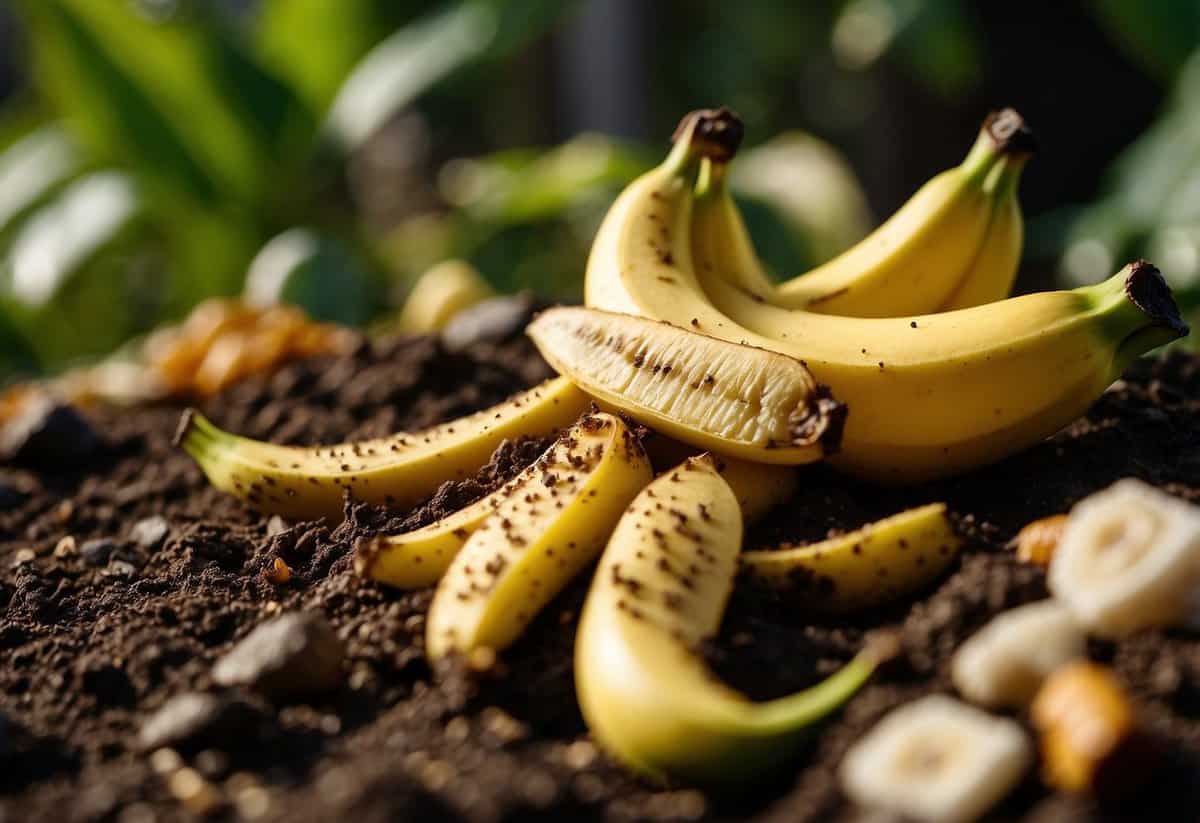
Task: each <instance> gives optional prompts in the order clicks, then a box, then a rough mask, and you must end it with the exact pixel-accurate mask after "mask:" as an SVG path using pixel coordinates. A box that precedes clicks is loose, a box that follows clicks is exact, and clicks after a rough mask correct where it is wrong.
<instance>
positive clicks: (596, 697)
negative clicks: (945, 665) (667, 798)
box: [575, 455, 875, 783]
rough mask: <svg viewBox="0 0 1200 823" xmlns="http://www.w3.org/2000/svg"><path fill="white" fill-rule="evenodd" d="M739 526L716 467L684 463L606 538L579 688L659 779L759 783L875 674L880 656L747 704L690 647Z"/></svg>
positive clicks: (711, 607) (715, 623)
mask: <svg viewBox="0 0 1200 823" xmlns="http://www.w3.org/2000/svg"><path fill="white" fill-rule="evenodd" d="M741 538H742V518H741V514H740V512H739V510H738V502H737V499H736V497H735V496H734V494H733V492H732V490H731V489H730V488H729V485H728V484H727V483H726V482H725V481H724V480H722V478H721V475H720V473H719V472H718V470H717V467H716V461H715V460H714V459H713V458H712V457H710V456H708V455H703V456H700V457H694V458H690V459H688V460H687V461H685V462H684V463H683V464H682V465H680V466H678V467H677V468H675V469H673V470H669V471H667V472H664V473H663V474H661V475H660V476H659V477H658V478H657V479H656V480H655V481H654V482H653V483H651V484H650V485H649V486H647V487H646V488H645V489H643V490H642V492H641V494H639V495H638V496H637V498H636V499H635V500H634V501H633V504H632V505H631V506H629V508H628V510H627V511H626V513H625V515H624V516H623V517H622V518H621V521H620V522H619V523H618V524H617V527H616V529H615V530H614V531H613V534H612V538H611V539H610V540H609V543H608V547H607V548H606V549H605V550H604V555H603V557H602V558H601V561H600V568H599V569H598V570H597V572H596V575H595V577H594V578H593V581H592V588H591V591H590V592H589V593H588V598H587V602H586V604H585V605H584V609H583V615H582V616H581V618H580V622H579V631H578V633H577V635H576V640H575V689H576V692H577V694H578V697H579V706H580V709H581V710H582V711H583V716H584V719H585V720H586V721H587V724H588V728H589V729H590V730H591V732H592V735H593V736H594V737H595V739H596V740H597V742H599V743H600V745H601V746H603V747H604V748H605V749H607V750H608V751H609V752H611V753H612V754H613V755H614V756H616V757H617V758H618V759H619V760H621V761H622V762H623V763H625V764H626V765H628V766H629V767H631V768H633V769H635V770H636V771H638V772H641V773H642V774H645V775H648V776H651V777H655V778H659V779H662V778H671V777H677V778H684V779H688V780H696V781H704V782H709V783H711V782H720V783H728V782H730V781H737V780H748V779H761V778H762V777H764V776H766V774H767V772H768V770H770V769H771V768H773V767H775V766H778V765H780V764H781V763H782V762H785V761H786V760H787V758H788V757H789V756H791V755H792V754H794V752H795V749H796V746H797V745H798V744H799V743H800V742H801V741H802V740H803V737H804V733H805V731H806V729H807V728H808V727H809V726H811V725H812V724H813V723H815V722H817V721H818V720H820V719H821V718H823V717H824V716H825V715H827V714H829V713H830V712H832V711H833V710H834V709H836V708H837V707H838V706H839V705H840V704H841V703H843V702H844V701H845V700H847V699H849V697H850V696H851V695H852V694H853V693H854V692H855V690H857V689H858V687H859V686H861V685H862V683H863V682H864V681H865V680H866V679H867V678H868V677H869V676H870V674H871V671H872V670H873V668H874V666H875V651H874V650H868V651H865V652H863V653H862V654H861V655H859V657H857V658H856V659H855V660H853V661H851V662H850V663H849V664H847V665H846V666H845V667H844V668H843V669H841V670H840V671H839V672H837V673H836V674H834V675H833V676H831V677H830V678H828V679H827V680H825V681H824V682H822V683H820V684H818V685H817V686H814V687H813V688H811V689H809V690H807V691H804V692H800V693H798V694H794V695H791V696H789V697H784V698H781V699H778V700H773V701H770V702H767V703H753V702H751V701H749V700H747V699H746V698H745V697H744V696H743V695H741V694H739V693H738V692H736V691H734V690H733V689H731V688H729V687H727V686H724V685H722V684H721V683H720V682H719V681H717V680H716V679H715V678H714V677H713V675H712V673H711V672H710V671H709V670H708V668H707V667H706V666H705V665H704V662H703V660H702V659H701V658H700V657H699V655H697V654H696V650H695V649H696V645H697V644H698V643H699V642H700V641H701V640H702V639H704V638H706V637H709V636H711V635H713V634H714V633H715V632H716V631H717V629H718V627H719V626H720V623H721V617H722V614H723V613H724V611H725V604H726V601H727V599H728V597H729V593H730V591H731V590H732V588H733V582H734V576H735V574H736V571H737V555H738V551H739V549H740V547H741Z"/></svg>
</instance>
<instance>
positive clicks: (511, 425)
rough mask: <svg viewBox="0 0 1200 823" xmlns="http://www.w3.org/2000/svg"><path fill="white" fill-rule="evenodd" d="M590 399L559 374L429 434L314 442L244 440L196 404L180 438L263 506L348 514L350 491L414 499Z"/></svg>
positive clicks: (543, 431)
mask: <svg viewBox="0 0 1200 823" xmlns="http://www.w3.org/2000/svg"><path fill="white" fill-rule="evenodd" d="M590 402H591V401H590V400H589V399H588V398H587V396H586V395H584V394H583V393H582V392H581V391H579V390H578V389H577V388H575V386H574V385H573V384H571V383H570V382H569V381H567V380H565V379H562V378H558V379H555V380H549V381H547V382H545V383H542V384H541V385H539V386H535V387H534V388H532V389H529V390H528V391H524V392H521V393H520V394H517V395H514V396H513V397H511V398H509V399H508V400H506V401H505V402H503V403H501V404H499V405H497V406H493V407H491V408H488V409H484V410H483V411H480V412H476V413H475V414H471V415H467V416H466V417H463V418H460V419H458V420H454V421H452V422H450V423H443V424H441V425H438V426H434V427H433V428H430V429H426V430H424V431H419V432H412V433H400V434H394V435H392V436H390V437H385V438H378V439H373V440H364V441H362V442H360V443H341V444H338V445H334V446H317V447H313V448H298V447H293V446H279V445H275V444H273V443H263V442H260V441H257V440H250V439H248V438H245V437H238V436H237V435H233V434H230V433H228V432H224V431H221V430H220V429H218V428H217V427H216V426H214V425H213V424H212V423H210V422H209V421H208V420H206V419H205V418H204V417H203V416H202V415H200V414H199V413H197V412H195V411H189V412H187V413H186V414H185V415H184V418H183V420H182V421H181V423H180V429H179V433H178V435H177V440H178V442H179V444H180V445H182V446H183V448H184V450H185V451H187V453H188V454H190V455H191V456H192V458H193V459H194V460H195V461H196V462H197V463H198V464H199V465H200V468H201V470H202V471H203V472H204V473H205V475H207V476H208V479H209V481H210V482H211V483H212V484H213V485H214V486H216V487H217V488H219V489H222V490H223V491H226V492H229V493H231V494H234V495H236V496H238V497H240V498H242V499H243V500H245V501H246V502H247V503H249V504H250V505H252V506H254V507H255V508H256V509H258V510H259V511H262V512H267V513H272V514H278V515H281V516H283V517H289V518H294V519H310V518H319V517H328V518H332V519H340V518H341V515H342V503H343V496H344V495H346V494H349V495H350V496H351V497H352V498H354V499H355V500H363V501H367V502H370V503H376V504H381V505H382V504H388V505H395V506H398V507H405V506H412V505H414V504H416V503H417V502H419V501H420V500H421V499H422V498H424V497H427V496H428V495H430V494H432V493H433V492H434V491H436V490H437V487H438V486H440V485H441V484H442V483H444V482H446V481H447V480H454V479H457V478H462V477H466V476H468V475H470V474H472V473H474V472H475V471H476V470H477V469H478V468H479V467H480V466H482V465H483V464H484V463H486V462H487V460H488V458H489V457H490V456H491V454H492V452H493V451H495V450H496V447H497V446H499V445H500V443H501V442H503V441H504V440H505V439H506V438H512V437H520V436H522V435H525V436H531V437H544V436H547V435H551V434H553V433H554V432H556V431H557V430H559V429H561V428H563V427H565V426H568V425H570V424H571V423H573V422H574V421H575V420H576V418H578V417H579V415H580V414H582V413H583V412H584V411H585V410H586V409H587V408H588V406H589V404H590Z"/></svg>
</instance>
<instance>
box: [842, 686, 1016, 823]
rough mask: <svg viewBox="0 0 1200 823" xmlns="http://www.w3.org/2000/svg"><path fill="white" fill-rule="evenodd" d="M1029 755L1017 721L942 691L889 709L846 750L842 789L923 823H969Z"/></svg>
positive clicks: (1010, 782)
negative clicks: (954, 697)
mask: <svg viewBox="0 0 1200 823" xmlns="http://www.w3.org/2000/svg"><path fill="white" fill-rule="evenodd" d="M1031 761H1032V752H1031V747H1030V745H1029V741H1028V740H1027V739H1026V737H1025V732H1023V731H1022V730H1021V727H1020V726H1019V725H1017V723H1016V722H1014V721H1012V720H1008V719H1006V718H1000V717H992V716H991V715H989V714H986V713H985V712H982V711H980V710H979V709H976V708H974V707H972V706H968V705H966V704H964V703H960V702H958V701H957V700H954V699H952V698H949V697H946V696H944V695H931V696H929V697H923V698H921V699H919V700H916V701H914V702H912V703H907V704H905V705H903V706H901V707H899V708H897V709H893V710H892V711H891V712H890V713H889V714H888V715H887V716H886V717H884V718H883V719H882V720H880V721H879V723H877V724H876V725H875V727H874V728H873V729H871V730H870V731H869V732H867V734H866V735H865V736H864V737H863V738H862V739H860V740H859V741H858V742H857V743H855V744H854V746H853V747H852V748H851V749H850V751H849V752H847V753H846V756H845V758H844V759H843V760H842V765H841V771H840V777H841V784H842V789H843V790H844V791H845V792H846V794H847V795H849V796H850V798H851V799H852V800H854V801H855V802H856V803H859V804H861V805H864V806H869V807H874V808H880V809H883V810H886V811H891V812H896V813H899V814H902V815H904V816H905V817H909V818H912V819H914V820H919V821H922V823H968V822H969V821H972V820H976V819H978V818H979V817H981V816H982V815H983V814H984V812H986V811H987V810H988V809H990V808H991V807H992V806H993V805H995V804H996V802H997V801H999V800H1000V799H1001V798H1002V797H1004V796H1005V795H1006V794H1008V792H1009V791H1010V790H1011V789H1012V788H1013V787H1014V786H1015V785H1016V784H1017V782H1018V781H1020V779H1021V777H1022V775H1024V774H1025V771H1026V770H1027V769H1028V768H1029V765H1030V762H1031Z"/></svg>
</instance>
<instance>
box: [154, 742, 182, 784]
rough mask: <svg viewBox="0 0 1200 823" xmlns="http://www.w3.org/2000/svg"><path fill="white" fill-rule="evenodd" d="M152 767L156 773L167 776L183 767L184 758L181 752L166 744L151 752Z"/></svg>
mask: <svg viewBox="0 0 1200 823" xmlns="http://www.w3.org/2000/svg"><path fill="white" fill-rule="evenodd" d="M150 768H151V769H153V770H154V773H155V774H157V775H160V776H163V777H165V776H167V775H168V774H170V773H171V772H174V771H178V770H179V769H182V768H183V758H182V757H180V756H179V752H177V751H175V750H174V749H168V748H167V747H166V746H164V747H163V748H161V749H155V750H154V751H153V752H152V753H151V754H150Z"/></svg>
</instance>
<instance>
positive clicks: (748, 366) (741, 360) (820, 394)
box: [526, 308, 844, 464]
mask: <svg viewBox="0 0 1200 823" xmlns="http://www.w3.org/2000/svg"><path fill="white" fill-rule="evenodd" d="M526 331H527V333H528V334H529V336H530V337H532V338H533V341H534V343H535V344H537V347H538V350H539V351H540V352H541V353H542V356H543V357H544V358H546V361H547V362H548V363H549V364H550V365H551V366H552V367H554V369H555V370H556V371H558V372H559V373H560V374H563V375H565V376H566V377H568V378H570V379H571V380H572V381H574V382H575V383H577V384H578V385H579V386H580V387H581V388H582V389H583V390H584V391H586V392H587V393H588V394H591V395H593V396H594V397H596V398H597V399H598V400H600V401H601V402H603V403H607V404H609V405H612V406H615V407H617V408H619V409H620V410H621V411H623V412H626V413H627V414H629V415H630V416H631V417H634V418H636V419H637V420H640V421H642V422H643V423H646V424H647V425H650V426H653V427H654V428H656V429H659V430H661V431H663V432H666V433H667V434H669V435H671V436H672V437H675V438H677V439H679V440H682V441H683V442H685V443H689V444H691V445H693V446H696V447H697V448H709V449H712V450H713V451H717V452H719V453H721V454H728V455H732V456H735V457H741V458H743V459H746V460H757V461H759V462H762V463H785V464H794V463H809V462H812V461H814V460H820V459H821V458H822V457H824V456H825V455H827V454H830V453H832V452H834V451H836V450H837V444H838V441H839V439H840V437H841V428H842V421H843V419H844V409H843V408H842V407H841V405H840V404H838V403H837V402H836V401H835V400H834V399H833V398H831V397H830V396H829V393H828V392H827V391H825V390H824V389H823V387H821V386H818V385H815V384H814V383H813V382H812V380H811V378H810V376H809V374H808V370H807V369H805V368H804V366H803V365H802V364H801V363H799V362H797V361H796V360H793V359H791V358H788V357H784V356H783V355H779V354H776V353H774V352H770V351H765V350H762V349H754V348H750V347H748V346H738V345H734V344H731V343H728V342H726V341H723V340H717V339H714V338H712V337H706V336H704V335H702V334H696V333H694V332H690V331H687V330H686V329H682V328H677V327H674V326H670V325H667V324H665V323H656V322H653V321H650V320H646V319H644V318H641V317H634V316H632V315H621V314H613V313H610V312H602V311H596V310H594V309H584V308H555V309H550V310H549V311H545V312H543V313H542V314H540V315H539V316H538V317H537V319H536V320H534V321H533V322H532V323H531V324H530V325H529V327H528V329H527V330H526Z"/></svg>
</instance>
